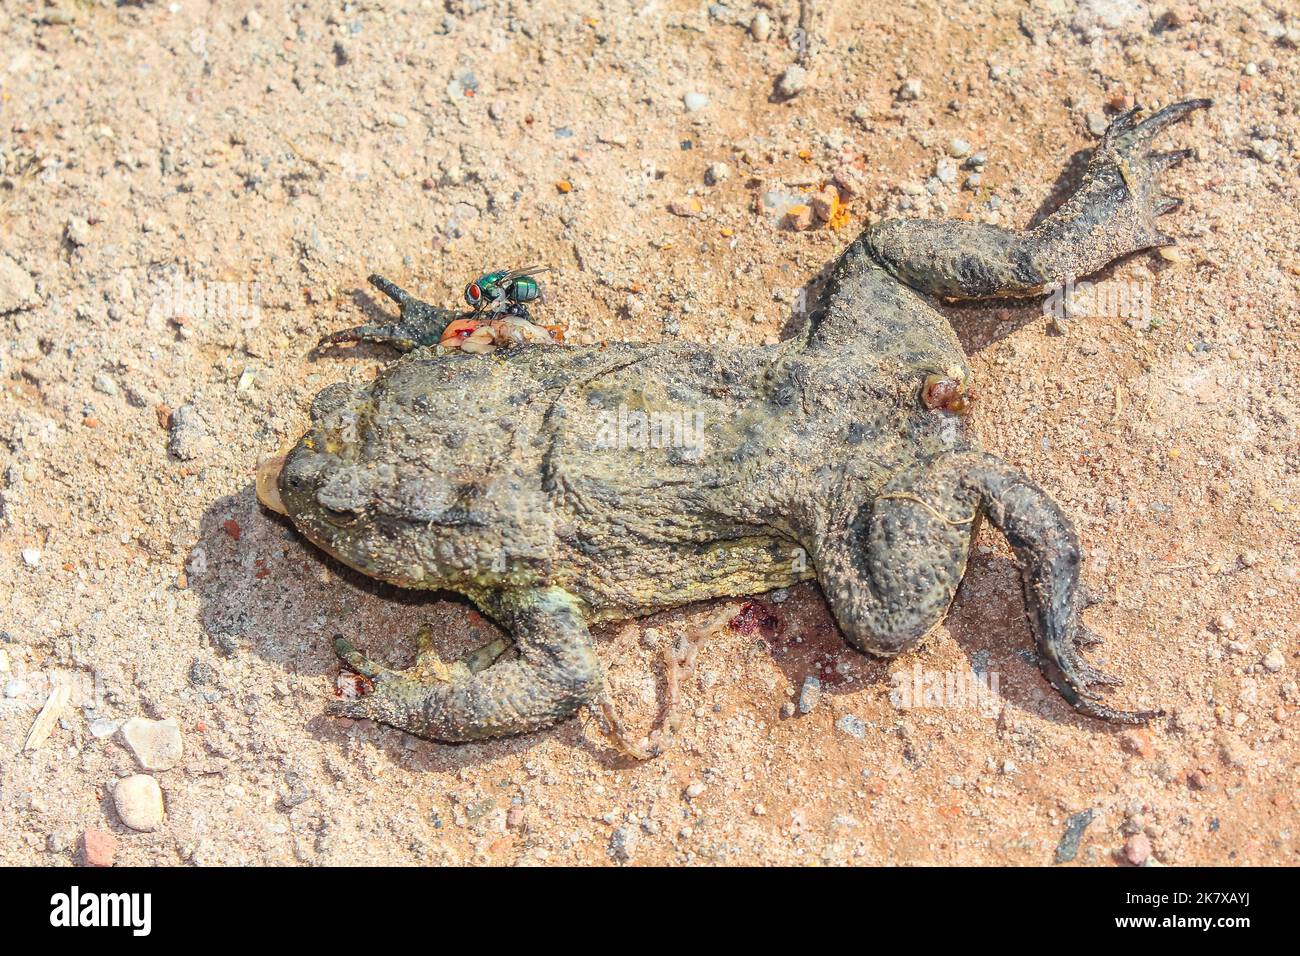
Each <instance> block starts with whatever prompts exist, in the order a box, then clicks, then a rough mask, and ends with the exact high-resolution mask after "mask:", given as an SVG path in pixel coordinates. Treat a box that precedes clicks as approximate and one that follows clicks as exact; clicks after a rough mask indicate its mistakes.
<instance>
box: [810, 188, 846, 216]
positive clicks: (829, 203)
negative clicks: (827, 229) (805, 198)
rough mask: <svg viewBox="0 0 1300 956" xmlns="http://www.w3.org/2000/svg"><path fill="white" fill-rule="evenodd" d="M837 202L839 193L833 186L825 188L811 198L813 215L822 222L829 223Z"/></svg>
mask: <svg viewBox="0 0 1300 956" xmlns="http://www.w3.org/2000/svg"><path fill="white" fill-rule="evenodd" d="M839 200H840V194H839V191H838V190H836V189H835V188H834V187H833V186H827V187H826V188H825V189H823V190H822V191H821V192H819V193H817V194H816V195H815V196H813V197H812V203H811V205H812V210H813V215H814V216H816V217H817V218H818V219H819V220H821V221H822V222H830V219H831V216H833V215H834V214H835V207H836V205H837V204H838V203H839Z"/></svg>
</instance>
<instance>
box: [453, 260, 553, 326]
mask: <svg viewBox="0 0 1300 956" xmlns="http://www.w3.org/2000/svg"><path fill="white" fill-rule="evenodd" d="M550 271H551V270H550V268H549V267H548V266H524V267H523V268H522V269H509V270H503V271H500V272H489V273H487V274H485V275H481V276H479V277H478V278H477V279H475V280H474V281H473V282H471V283H470V284H469V285H467V286H465V301H466V302H468V303H469V305H470V308H472V309H473V310H474V311H475V312H485V311H486V312H496V313H501V312H505V313H508V314H510V315H515V316H518V317H519V318H521V319H525V320H528V321H531V319H529V317H528V305H527V303H529V302H535V301H537V300H539V299H541V297H542V284H541V283H540V282H538V281H537V278H536V277H537V276H538V275H540V274H541V273H543V272H550Z"/></svg>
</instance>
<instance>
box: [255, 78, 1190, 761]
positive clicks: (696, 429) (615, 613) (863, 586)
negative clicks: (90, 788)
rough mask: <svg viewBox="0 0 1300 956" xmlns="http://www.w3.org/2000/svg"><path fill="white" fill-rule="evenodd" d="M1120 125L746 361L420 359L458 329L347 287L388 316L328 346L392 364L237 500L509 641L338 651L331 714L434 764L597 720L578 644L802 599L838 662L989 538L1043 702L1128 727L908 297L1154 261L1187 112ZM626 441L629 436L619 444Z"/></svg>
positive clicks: (844, 290)
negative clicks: (343, 346)
mask: <svg viewBox="0 0 1300 956" xmlns="http://www.w3.org/2000/svg"><path fill="white" fill-rule="evenodd" d="M1208 105H1209V102H1208V101H1207V100H1191V101H1188V102H1184V103H1179V104H1176V105H1173V106H1169V107H1166V108H1165V109H1163V110H1161V111H1159V112H1158V113H1156V114H1155V115H1153V116H1151V117H1150V118H1149V119H1146V120H1145V121H1144V122H1139V118H1138V117H1139V110H1138V109H1134V110H1132V111H1131V112H1129V113H1126V114H1124V115H1122V116H1120V117H1118V118H1117V119H1116V120H1115V121H1114V122H1113V123H1112V124H1111V126H1110V129H1109V130H1108V131H1107V132H1106V134H1105V136H1104V138H1103V139H1102V141H1101V143H1100V144H1099V146H1098V148H1097V149H1096V151H1095V153H1094V154H1093V156H1092V157H1091V160H1090V162H1089V164H1088V166H1087V169H1086V172H1085V174H1084V176H1083V179H1082V182H1081V184H1080V186H1079V188H1078V190H1077V191H1076V192H1075V193H1074V194H1073V195H1072V196H1071V198H1070V199H1069V200H1068V201H1066V202H1065V203H1064V204H1063V205H1062V206H1061V207H1060V208H1059V209H1058V210H1057V211H1056V212H1055V213H1053V214H1052V215H1051V216H1050V217H1048V218H1047V219H1045V220H1044V221H1042V222H1041V223H1040V224H1039V225H1038V226H1036V227H1035V228H1033V229H1030V230H1025V231H1016V230H1010V229H1004V228H1000V227H997V226H993V225H987V224H981V223H975V222H959V221H928V220H886V221H884V222H881V223H879V224H877V225H874V226H872V227H870V228H868V229H867V230H866V231H865V232H864V233H863V234H862V235H861V236H860V237H859V238H858V239H857V241H856V242H854V243H853V244H852V245H851V246H849V248H848V249H847V250H846V251H845V252H844V253H843V255H842V256H841V257H840V259H839V261H838V262H837V263H836V264H835V267H834V270H833V272H832V274H831V278H830V280H829V283H828V285H827V288H826V291H825V294H824V297H823V299H822V301H821V302H820V303H819V304H818V308H817V309H815V310H814V311H813V312H812V314H811V316H810V318H809V319H808V320H807V321H806V322H805V324H804V325H803V326H802V328H800V329H799V331H798V332H797V334H795V335H794V336H793V337H792V338H789V339H787V340H785V341H783V342H780V343H779V344H777V345H773V346H766V347H747V346H719V347H707V348H706V347H705V346H703V345H695V344H690V343H675V342H674V343H667V344H656V345H642V344H614V345H610V346H607V347H599V348H598V347H563V346H555V345H546V344H532V343H523V344H517V345H511V346H509V347H508V348H506V349H504V350H502V351H499V352H498V353H497V354H496V355H494V356H493V357H491V358H485V357H482V356H476V355H471V354H466V353H465V352H463V351H454V352H444V353H442V354H440V353H439V352H438V351H437V350H435V349H434V348H433V347H432V346H433V345H434V344H435V343H437V342H438V341H439V339H440V337H441V336H442V333H443V331H444V329H445V328H446V327H447V325H448V323H449V322H450V321H451V320H452V319H453V318H454V313H452V312H450V311H447V310H443V309H438V308H435V307H433V306H430V305H428V304H426V303H423V302H420V301H419V300H417V299H415V298H413V297H412V296H410V295H408V294H407V293H406V292H404V291H402V290H401V289H399V288H397V287H396V286H395V285H393V284H392V283H391V282H388V281H387V280H385V279H382V278H381V277H378V276H374V277H372V278H371V282H372V283H373V284H374V285H375V286H376V287H377V288H378V289H380V290H381V291H382V292H384V293H385V294H386V295H388V296H389V297H390V298H392V299H393V300H394V301H395V302H396V303H397V304H398V305H399V306H400V309H401V315H400V319H399V320H398V321H397V322H396V323H394V324H393V325H392V326H382V327H379V326H367V327H363V328H362V329H359V330H354V331H355V333H356V334H355V335H353V336H352V337H366V338H372V339H377V340H380V341H388V342H391V343H393V344H394V345H396V346H397V347H398V348H400V349H402V350H403V351H407V352H408V353H409V354H407V355H405V356H404V357H403V358H401V359H400V360H398V361H396V362H394V363H392V364H391V365H389V366H388V367H387V368H385V369H384V370H383V371H382V372H381V373H380V374H379V375H378V377H377V378H376V379H375V380H374V381H373V382H371V383H370V384H369V385H367V386H365V387H360V388H352V387H349V386H347V385H344V384H336V385H332V386H330V387H328V388H326V389H324V390H323V391H322V392H321V393H320V394H319V395H318V396H317V397H316V399H315V401H314V402H313V404H312V409H311V427H310V429H309V430H308V431H307V433H306V434H305V435H304V436H303V437H302V439H301V440H300V441H299V442H298V443H297V445H296V446H295V447H294V448H293V449H292V451H290V452H289V454H288V455H287V456H285V457H284V458H280V459H276V460H274V461H271V462H268V463H267V464H266V465H264V466H263V467H262V469H261V470H260V472H259V476H258V494H259V497H260V498H261V500H262V502H263V503H264V504H265V505H266V506H267V507H269V508H272V509H274V510H275V511H278V512H281V513H284V514H287V515H288V516H289V517H290V518H291V519H292V521H293V523H294V525H295V526H296V527H297V528H298V529H299V530H300V531H301V532H302V534H303V535H305V536H306V537H307V538H308V539H309V540H311V541H312V542H313V543H315V544H316V545H318V546H319V547H321V548H323V549H324V550H325V551H327V552H329V553H330V554H331V555H333V556H334V557H335V558H337V559H338V560H340V561H342V562H344V563H345V564H348V565H350V566H351V567H353V568H356V569H357V570H359V571H361V572H363V573H365V574H367V575H371V576H373V577H376V578H379V579H382V580H384V581H388V582H391V583H392V584H396V585H399V586H402V587H410V588H428V589H449V590H451V591H455V592H459V593H460V594H462V595H464V596H466V597H467V598H469V599H470V600H471V601H472V602H474V604H476V605H477V606H478V607H479V608H481V609H482V610H483V611H484V612H485V613H486V614H488V615H489V616H490V617H492V618H493V619H494V620H495V621H497V622H498V623H499V624H500V625H501V627H502V628H503V629H504V630H505V631H507V632H508V633H509V635H510V636H511V637H512V638H513V642H514V646H515V648H516V649H517V654H516V655H514V656H513V657H512V658H511V659H508V660H507V659H500V660H499V659H498V658H501V657H502V654H503V652H504V650H505V649H506V647H507V644H506V643H505V642H502V641H498V642H496V643H494V644H492V645H489V646H488V647H486V648H483V649H481V650H480V651H478V652H476V653H474V654H471V655H470V656H469V657H467V658H466V659H464V660H462V661H458V662H455V663H450V664H448V663H444V662H443V661H441V660H440V659H439V658H438V657H437V656H436V654H434V652H433V651H432V649H431V648H430V647H429V646H428V645H429V641H428V635H427V634H425V635H423V638H422V641H421V647H422V648H423V650H422V652H421V654H420V657H419V659H418V660H417V662H416V665H415V666H414V667H412V668H410V669H408V670H405V671H397V670H390V669H388V668H385V667H383V666H380V665H378V664H376V663H374V662H373V661H371V660H369V659H368V658H366V657H364V656H363V655H362V654H360V653H359V652H358V651H356V650H355V649H354V648H353V647H352V646H351V645H350V644H349V643H348V642H347V641H346V640H345V639H343V638H341V637H340V638H338V640H337V641H336V648H337V651H338V653H339V655H340V657H341V658H342V659H343V660H344V661H345V662H346V663H347V664H348V665H349V666H350V667H352V668H354V669H355V670H357V671H358V672H360V673H361V674H364V675H365V676H366V677H368V678H370V679H371V680H373V682H374V683H373V691H372V692H370V693H367V694H364V695H361V696H357V697H354V698H351V699H344V700H338V701H334V702H332V703H331V704H329V711H330V712H331V713H333V714H337V715H342V716H348V717H366V718H371V719H373V720H377V721H381V722H383V723H386V724H389V725H392V726H394V727H398V728H401V729H402V730H406V731H409V732H411V733H413V734H418V735H420V736H423V737H429V738H433V739H435V740H442V741H467V740H477V739H481V738H485V737H496V736H501V735H506V734H518V733H523V732H525V731H531V730H536V729H537V728H539V727H545V726H547V725H549V724H553V723H555V722H556V721H558V720H561V719H563V718H565V717H567V716H569V715H571V714H573V713H574V712H575V711H576V710H577V709H578V708H580V707H582V706H583V705H585V704H591V703H594V702H596V701H598V700H600V699H601V695H602V672H601V667H600V664H599V663H598V661H597V658H596V652H595V646H594V643H593V640H592V636H591V633H590V631H589V630H588V627H589V625H590V624H591V623H593V622H600V621H608V620H611V619H619V618H626V617H630V616H636V615H643V614H647V613H650V612H653V611H657V610H661V609H663V608H668V607H673V606H675V605H680V604H685V603H687V602H691V601H699V600H704V599H708V598H715V597H732V596H740V595H749V594H755V593H759V592H763V591H768V590H771V589H774V588H779V587H785V586H787V585H791V584H794V583H795V582H797V581H803V580H811V579H815V580H816V581H817V582H818V584H819V585H820V586H821V589H822V591H823V592H824V594H825V596H826V600H827V602H828V603H829V605H830V608H831V610H832V612H833V613H834V616H835V618H836V620H837V621H838V623H839V625H840V628H841V629H842V631H843V633H844V636H845V637H846V638H847V639H848V640H849V642H850V643H852V644H853V645H854V646H855V647H857V648H859V649H861V650H863V651H865V652H867V653H870V654H877V655H882V656H892V655H895V654H899V653H901V652H903V651H906V650H908V649H909V648H911V647H914V646H915V645H916V644H917V643H918V642H919V641H921V640H922V639H923V638H925V636H926V635H927V634H928V633H929V632H930V631H932V630H933V629H934V628H935V627H937V626H938V625H939V623H940V622H941V621H942V620H943V618H944V616H945V614H946V613H947V611H948V608H949V606H950V605H951V603H952V600H953V596H954V594H955V593H956V591H957V586H958V584H959V583H960V581H961V579H962V575H963V573H964V572H965V570H966V562H967V557H968V555H969V552H970V548H971V542H972V538H973V536H974V533H975V530H976V526H977V523H978V520H979V519H980V517H981V516H987V517H988V519H989V520H990V521H992V522H993V524H994V525H996V526H997V527H998V528H999V529H1001V531H1002V533H1003V534H1004V535H1005V536H1006V538H1007V539H1008V541H1009V542H1010V544H1011V545H1012V547H1013V549H1014V551H1015V553H1016V556H1017V558H1018V561H1019V563H1020V565H1021V568H1022V573H1023V578H1024V590H1025V599H1026V605H1027V609H1028V613H1029V620H1030V623H1031V625H1032V629H1033V634H1034V636H1035V638H1036V640H1037V645H1038V658H1039V662H1040V666H1041V669H1042V672H1043V674H1044V676H1045V677H1046V678H1047V680H1048V681H1049V682H1050V683H1051V684H1052V686H1053V687H1055V688H1056V690H1057V691H1058V692H1059V693H1060V694H1061V696H1062V697H1064V698H1065V699H1066V700H1067V701H1068V702H1069V703H1070V704H1072V705H1073V706H1074V707H1075V708H1076V709H1077V710H1078V711H1079V712H1081V713H1083V714H1088V715H1091V716H1094V717H1100V718H1103V719H1106V720H1112V721H1119V722H1124V723H1142V722H1144V721H1146V720H1148V719H1150V718H1151V717H1153V716H1155V715H1156V713H1155V712H1149V711H1148V712H1125V711H1119V710H1114V709H1112V708H1111V707H1109V706H1107V705H1106V704H1105V703H1103V702H1102V701H1101V699H1100V697H1099V695H1098V692H1097V690H1096V688H1097V687H1098V686H1099V685H1104V684H1107V683H1113V681H1111V680H1110V679H1109V678H1107V677H1106V676H1105V675H1104V674H1102V673H1100V672H1098V671H1097V670H1095V669H1093V668H1092V667H1091V666H1089V665H1088V664H1087V663H1086V662H1085V661H1084V660H1083V658H1082V657H1081V656H1080V653H1079V650H1078V649H1079V647H1080V646H1081V645H1082V644H1085V643H1087V642H1088V640H1089V635H1088V632H1087V631H1086V629H1085V627H1084V625H1083V623H1082V621H1081V620H1080V613H1081V609H1082V604H1083V601H1082V599H1081V597H1080V593H1081V588H1080V584H1079V571H1080V562H1081V554H1080V547H1079V541H1078V538H1077V536H1076V535H1075V532H1074V530H1073V528H1072V527H1071V525H1070V521H1069V520H1068V519H1067V518H1066V516H1065V514H1063V513H1062V511H1061V509H1060V508H1059V507H1058V506H1057V505H1056V504H1055V502H1053V500H1052V499H1051V497H1050V496H1049V495H1048V494H1047V492H1045V491H1044V490H1043V489H1041V488H1040V487H1038V486H1037V485H1036V484H1034V483H1033V482H1032V481H1030V480H1029V479H1028V478H1027V477H1025V475H1023V474H1022V473H1021V472H1020V471H1019V470H1017V469H1016V468H1015V467H1013V466H1012V465H1010V464H1007V463H1006V462H1004V461H1001V460H999V459H998V458H995V457H994V456H992V455H990V454H987V453H985V452H982V451H980V450H979V449H978V448H976V447H975V446H974V444H973V442H972V438H971V435H970V432H969V429H968V427H967V424H966V421H965V419H964V418H963V417H962V416H961V415H960V414H959V412H960V411H961V409H962V408H963V407H964V405H965V397H966V393H967V389H968V387H969V381H970V371H969V369H968V367H967V364H966V356H965V355H964V354H963V352H962V349H961V346H960V345H959V343H958V340H957V338H956V336H955V334H954V333H953V330H952V329H951V327H950V326H949V324H948V322H947V321H946V319H945V318H944V317H943V316H942V315H941V314H940V313H939V312H938V311H936V310H935V309H934V308H933V307H932V306H931V305H930V304H929V303H928V302H927V300H926V298H925V297H924V296H925V295H927V294H928V295H933V296H937V297H941V298H944V299H979V298H988V297H997V296H1011V295H1016V296H1019V295H1030V294H1034V293H1037V292H1040V291H1042V290H1043V289H1044V287H1046V286H1048V285H1049V284H1052V283H1060V282H1065V281H1066V280H1069V279H1073V278H1078V277H1082V276H1086V275H1088V274H1090V273H1093V272H1095V271H1096V270H1098V269H1100V268H1101V267H1103V266H1105V265H1106V264H1107V263H1109V262H1111V261H1112V260H1114V259H1116V258H1118V257H1121V256H1124V255H1126V254H1128V253H1131V252H1133V251H1135V250H1140V249H1146V248H1151V247H1157V246H1164V245H1168V244H1170V243H1172V242H1173V240H1172V239H1171V238H1169V237H1168V236H1167V235H1165V234H1164V233H1163V232H1162V231H1161V230H1160V228H1159V227H1158V225H1157V217H1158V216H1160V215H1161V214H1163V213H1165V212H1168V211H1170V210H1172V209H1173V208H1175V207H1176V206H1177V205H1178V203H1179V201H1178V200H1176V199H1172V198H1169V197H1167V196H1165V195H1163V194H1162V193H1161V192H1160V190H1159V189H1158V188H1157V183H1156V180H1157V177H1158V175H1159V174H1160V173H1161V172H1163V171H1164V170H1166V169H1168V168H1169V167H1171V166H1173V165H1174V164H1176V163H1178V162H1180V161H1181V160H1183V159H1185V158H1187V157H1188V156H1189V155H1190V151H1189V150H1180V151H1174V152H1155V151H1152V149H1151V144H1152V140H1153V138H1154V137H1155V135H1156V134H1157V133H1158V132H1160V130H1162V129H1163V128H1164V127H1166V126H1168V125H1169V124H1171V123H1173V122H1175V121H1177V120H1180V119H1182V118H1183V117H1185V116H1187V115H1188V114H1190V113H1192V112H1193V111H1195V110H1197V109H1200V108H1202V107H1205V106H1208ZM629 422H632V423H634V425H635V427H631V428H629V427H626V426H627V423H629Z"/></svg>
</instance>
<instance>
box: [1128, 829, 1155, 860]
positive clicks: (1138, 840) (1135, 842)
mask: <svg viewBox="0 0 1300 956" xmlns="http://www.w3.org/2000/svg"><path fill="white" fill-rule="evenodd" d="M1150 856H1151V840H1150V838H1148V837H1147V835H1146V834H1145V833H1135V834H1133V835H1132V836H1131V837H1129V838H1128V842H1127V843H1125V844H1124V859H1126V860H1128V861H1129V862H1130V863H1132V864H1133V865H1134V866H1141V865H1142V864H1144V863H1146V861H1147V860H1148V859H1149V858H1150Z"/></svg>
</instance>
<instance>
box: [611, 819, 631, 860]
mask: <svg viewBox="0 0 1300 956" xmlns="http://www.w3.org/2000/svg"><path fill="white" fill-rule="evenodd" d="M636 846H637V832H636V829H635V828H633V827H630V826H621V827H615V828H614V832H613V833H611V834H610V836H609V855H610V856H612V857H613V858H614V859H615V860H617V861H618V862H620V863H630V862H631V860H632V857H633V856H634V855H635V854H636Z"/></svg>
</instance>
